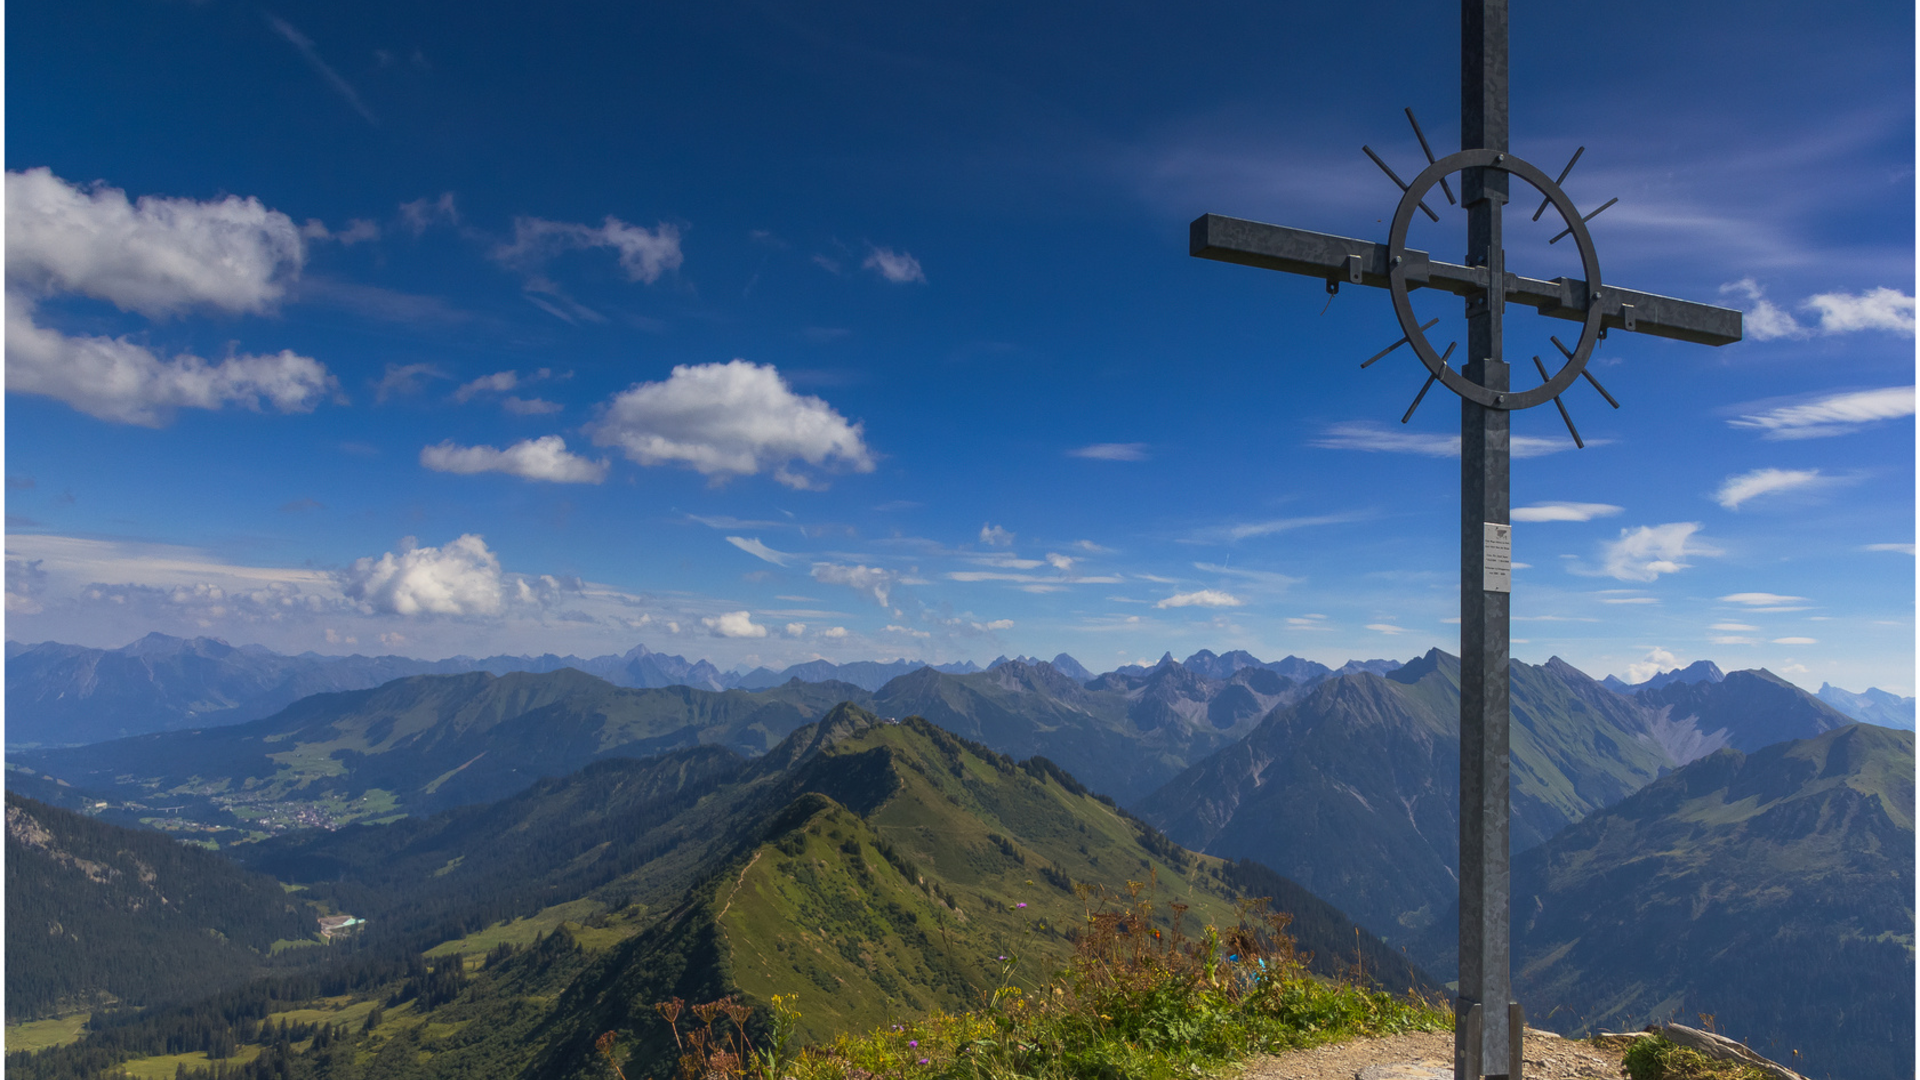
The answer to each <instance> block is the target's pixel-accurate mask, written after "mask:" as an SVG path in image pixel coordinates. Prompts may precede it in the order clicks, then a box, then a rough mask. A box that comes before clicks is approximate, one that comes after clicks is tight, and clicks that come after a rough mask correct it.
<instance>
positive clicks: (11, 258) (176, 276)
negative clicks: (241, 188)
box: [6, 168, 306, 318]
mask: <svg viewBox="0 0 1920 1080" xmlns="http://www.w3.org/2000/svg"><path fill="white" fill-rule="evenodd" d="M305 258H306V252H305V249H304V247H303V246H302V243H301V240H300V229H299V227H298V226H296V225H295V224H294V223H293V219H292V218H289V217H288V216H287V215H285V214H282V213H280V212H278V211H275V210H268V209H267V208H266V207H264V206H262V205H261V204H260V201H259V200H258V199H252V198H248V199H242V198H240V197H239V196H236V195H229V196H227V197H226V198H224V199H221V200H219V201H217V202H197V201H195V200H193V199H168V198H160V197H156V196H152V195H148V196H143V197H142V198H141V199H140V201H139V202H138V203H137V204H132V203H129V202H128V201H127V195H126V192H124V191H121V190H119V189H118V188H110V187H106V186H104V185H94V186H91V187H88V188H84V189H83V188H80V187H76V186H74V185H71V184H68V183H67V182H66V181H64V180H62V179H60V178H59V177H57V176H55V175H53V173H52V171H51V170H49V169H46V168H38V169H29V170H27V171H26V172H22V173H8V174H7V253H6V259H7V263H6V265H7V288H8V290H9V291H13V290H22V291H25V292H28V293H34V294H39V295H52V294H54V293H79V294H81V295H83V296H91V297H94V298H96V299H99V300H105V301H107V302H109V303H111V304H113V305H114V306H116V307H118V308H120V309H121V310H123V311H137V312H139V313H140V314H142V315H146V316H149V317H152V318H159V317H163V316H167V315H176V314H179V313H181V312H184V311H188V310H191V309H193V308H201V307H208V308H214V309H217V310H219V311H224V312H228V313H232V314H241V313H249V312H252V313H259V312H265V311H268V310H270V309H271V308H272V307H273V305H274V303H275V302H276V301H278V300H279V299H280V297H281V296H282V295H283V294H284V293H285V291H286V286H287V282H288V281H289V280H290V279H292V278H296V277H298V276H299V273H300V266H301V263H302V262H303V261H304V260H305ZM9 306H11V305H9Z"/></svg>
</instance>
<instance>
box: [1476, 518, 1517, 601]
mask: <svg viewBox="0 0 1920 1080" xmlns="http://www.w3.org/2000/svg"><path fill="white" fill-rule="evenodd" d="M1484 524H1485V525H1486V528H1487V532H1486V542H1485V543H1484V544H1482V545H1481V551H1482V552H1483V557H1482V559H1481V562H1482V565H1483V566H1484V570H1483V571H1482V574H1481V579H1480V581H1481V584H1480V587H1481V588H1482V589H1485V590H1486V591H1487V592H1503V593H1510V592H1512V591H1513V526H1511V525H1508V524H1506V523H1504V522H1498V521H1488V522H1484Z"/></svg>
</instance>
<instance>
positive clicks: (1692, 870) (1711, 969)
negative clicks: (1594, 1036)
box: [1413, 672, 1914, 1080]
mask: <svg viewBox="0 0 1920 1080" xmlns="http://www.w3.org/2000/svg"><path fill="white" fill-rule="evenodd" d="M1739 674H1741V673H1738V672H1736V673H1735V675H1733V676H1729V677H1728V678H1729V679H1732V678H1734V677H1736V676H1737V675H1739ZM1913 745H1914V737H1913V734H1912V733H1911V732H1903V731H1893V730H1889V729H1885V728H1880V727H1875V726H1872V725H1865V724H1856V725H1851V726H1847V727H1842V728H1838V729H1834V730H1829V731H1826V732H1825V733H1823V734H1819V735H1817V736H1814V737H1812V738H1807V739H1797V740H1791V741H1787V742H1782V743H1777V744H1775V745H1772V746H1768V747H1765V748H1764V749H1759V750H1756V751H1754V752H1752V753H1742V752H1740V751H1738V750H1734V749H1722V750H1719V751H1716V752H1714V753H1712V754H1709V755H1707V756H1706V757H1703V758H1700V759H1699V760H1697V761H1694V762H1693V763H1691V764H1689V765H1686V766H1685V767H1683V768H1681V769H1679V770H1677V771H1676V772H1674V773H1673V774H1672V775H1670V776H1666V777H1664V778H1662V779H1660V780H1657V781H1655V782H1654V783H1652V784H1649V785H1648V786H1647V787H1645V788H1644V789H1642V790H1640V791H1638V792H1636V793H1634V794H1632V795H1630V796H1628V797H1627V798H1625V799H1623V800H1621V801H1620V802H1619V803H1617V804H1616V805H1614V806H1611V807H1608V808H1606V809H1604V810H1600V811H1597V812H1595V813H1593V814H1591V815H1589V816H1588V817H1587V818H1585V819H1584V820H1582V821H1580V822H1579V823H1577V824H1575V825H1573V826H1572V827H1570V828H1568V829H1566V830H1565V831H1563V832H1561V833H1560V834H1559V835H1557V836H1555V837H1553V838H1552V839H1550V840H1548V841H1547V842H1546V843H1544V844H1541V845H1539V846H1536V847H1534V848H1533V849H1531V850H1529V851H1526V852H1523V853H1521V854H1519V855H1517V856H1516V857H1515V859H1514V864H1513V904H1514V906H1513V911H1514V914H1513V936H1514V940H1513V949H1514V967H1515V985H1516V990H1517V994H1518V997H1519V1000H1521V1001H1522V1002H1523V1003H1526V1004H1527V1006H1528V1011H1529V1019H1530V1020H1531V1021H1532V1022H1534V1023H1542V1024H1545V1025H1546V1026H1548V1027H1552V1028H1554V1029H1555V1030H1559V1031H1562V1032H1566V1033H1568V1034H1573V1033H1575V1032H1578V1031H1585V1030H1596V1029H1605V1030H1613V1031H1627V1030H1633V1029H1635V1028H1638V1027H1640V1026H1641V1025H1643V1024H1646V1023H1648V1022H1651V1021H1653V1020H1656V1019H1665V1018H1667V1017H1671V1016H1676V1015H1677V1016H1679V1017H1681V1018H1683V1019H1691V1018H1692V1017H1693V1016H1694V1015H1695V1014H1697V1013H1708V1014H1711V1015H1712V1016H1713V1017H1714V1023H1715V1026H1716V1027H1717V1028H1718V1029H1719V1030H1720V1031H1722V1032H1725V1033H1727V1034H1729V1035H1731V1036H1732V1037H1734V1038H1736V1039H1739V1040H1741V1041H1743V1042H1746V1043H1748V1044H1749V1045H1751V1046H1753V1047H1754V1048H1755V1049H1757V1050H1759V1051H1760V1052H1761V1053H1763V1054H1765V1055H1767V1056H1768V1057H1771V1058H1773V1059H1775V1060H1777V1061H1782V1062H1790V1063H1792V1064H1793V1067H1794V1068H1795V1069H1797V1070H1798V1071H1800V1072H1802V1073H1804V1074H1806V1075H1808V1076H1822V1075H1834V1076H1846V1077H1850V1078H1860V1080H1894V1078H1895V1077H1907V1076H1911V1075H1912V1067H1913V1054H1914V1029H1913V1015H1914V954H1913V933H1914V917H1913V895H1914V858H1913V851H1914V827H1913V813H1914V752H1913ZM1457 910H1458V909H1457V907H1456V908H1453V909H1450V910H1449V912H1448V913H1447V916H1446V917H1445V918H1443V919H1440V920H1437V921H1436V922H1435V923H1434V924H1433V926H1432V927H1431V928H1430V929H1429V932H1428V933H1426V934H1423V935H1420V936H1419V937H1418V938H1416V939H1415V941H1414V943H1413V952H1414V955H1415V957H1416V958H1418V959H1421V960H1423V962H1425V963H1426V964H1427V965H1428V966H1429V967H1430V968H1431V969H1432V970H1434V971H1435V972H1437V973H1438V972H1445V973H1447V974H1443V975H1442V976H1441V977H1443V978H1448V977H1451V971H1452V968H1453V963H1454V955H1455V948H1456V945H1455V941H1456V939H1455V936H1454V929H1455V926H1456V924H1457V920H1458V915H1457ZM1546 1003H1551V1004H1552V1006H1553V1010H1552V1014H1551V1015H1550V1016H1549V1015H1547V1010H1546V1008H1545V1007H1544V1006H1545V1005H1546ZM1535 1016H1538V1019H1533V1018H1534V1017H1535ZM1796 1051H1797V1053H1798V1056H1797V1057H1796V1056H1795V1052H1796Z"/></svg>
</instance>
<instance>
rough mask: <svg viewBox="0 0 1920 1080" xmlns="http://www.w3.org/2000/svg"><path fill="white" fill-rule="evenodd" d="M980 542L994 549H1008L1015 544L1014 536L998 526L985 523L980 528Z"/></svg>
mask: <svg viewBox="0 0 1920 1080" xmlns="http://www.w3.org/2000/svg"><path fill="white" fill-rule="evenodd" d="M980 542H981V543H983V544H987V545H990V546H992V547H1006V546H1007V545H1009V544H1011V543H1013V534H1012V533H1010V532H1008V531H1007V530H1005V529H1003V528H1001V527H1000V526H998V525H988V524H985V523H984V522H983V523H982V524H981V526H980Z"/></svg>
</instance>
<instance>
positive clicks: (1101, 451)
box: [1067, 442, 1147, 461]
mask: <svg viewBox="0 0 1920 1080" xmlns="http://www.w3.org/2000/svg"><path fill="white" fill-rule="evenodd" d="M1067 456H1068V457H1077V458H1089V459H1091V460H1093V461H1145V460H1147V444H1146V443H1140V442H1124V443H1116V442H1103V443H1094V444H1093V445H1092V446H1082V447H1079V448H1077V449H1073V450H1069V451H1067Z"/></svg>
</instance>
